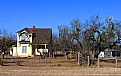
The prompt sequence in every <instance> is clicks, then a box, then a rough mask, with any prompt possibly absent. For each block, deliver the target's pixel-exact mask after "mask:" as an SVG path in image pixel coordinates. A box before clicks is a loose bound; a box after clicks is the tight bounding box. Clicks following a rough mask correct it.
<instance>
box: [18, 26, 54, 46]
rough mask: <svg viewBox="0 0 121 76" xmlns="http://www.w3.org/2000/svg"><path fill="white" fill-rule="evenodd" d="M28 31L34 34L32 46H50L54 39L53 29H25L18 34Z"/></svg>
mask: <svg viewBox="0 0 121 76" xmlns="http://www.w3.org/2000/svg"><path fill="white" fill-rule="evenodd" d="M24 30H25V31H27V32H28V33H32V40H33V41H32V44H48V43H51V39H52V29H51V28H36V29H35V30H32V28H24V29H22V30H20V31H18V32H17V33H21V32H22V31H24Z"/></svg>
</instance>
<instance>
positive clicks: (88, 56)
mask: <svg viewBox="0 0 121 76" xmlns="http://www.w3.org/2000/svg"><path fill="white" fill-rule="evenodd" d="M87 58H88V63H87V67H89V63H90V62H89V56H87Z"/></svg>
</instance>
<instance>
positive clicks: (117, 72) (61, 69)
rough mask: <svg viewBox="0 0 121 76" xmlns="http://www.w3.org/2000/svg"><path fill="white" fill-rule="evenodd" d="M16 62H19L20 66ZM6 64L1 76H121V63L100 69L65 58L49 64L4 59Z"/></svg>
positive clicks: (104, 64)
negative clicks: (116, 66)
mask: <svg viewBox="0 0 121 76" xmlns="http://www.w3.org/2000/svg"><path fill="white" fill-rule="evenodd" d="M15 61H19V62H18V63H20V66H17V65H16V63H14V62H15ZM50 61H51V62H50ZM4 62H5V64H4V66H0V76H121V68H120V62H119V63H118V68H115V63H109V62H108V63H106V62H101V64H100V68H97V66H96V64H95V65H91V66H90V67H86V65H81V66H79V65H77V62H75V60H68V61H65V59H63V58H54V59H49V60H48V62H44V60H43V59H42V60H39V59H38V58H22V59H4ZM50 64H51V65H50Z"/></svg>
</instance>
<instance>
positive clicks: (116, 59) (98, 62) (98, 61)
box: [87, 56, 120, 68]
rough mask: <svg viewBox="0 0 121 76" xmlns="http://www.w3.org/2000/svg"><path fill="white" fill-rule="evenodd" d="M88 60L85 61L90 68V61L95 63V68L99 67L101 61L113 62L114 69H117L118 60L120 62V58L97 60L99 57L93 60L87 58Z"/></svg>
mask: <svg viewBox="0 0 121 76" xmlns="http://www.w3.org/2000/svg"><path fill="white" fill-rule="evenodd" d="M87 58H88V59H87V62H88V63H87V67H89V66H90V64H91V63H90V61H92V60H93V61H97V67H98V68H99V67H100V62H101V61H108V60H114V61H115V68H117V67H118V60H120V58H117V57H115V58H103V59H99V57H98V58H97V59H95V58H89V56H88V57H87Z"/></svg>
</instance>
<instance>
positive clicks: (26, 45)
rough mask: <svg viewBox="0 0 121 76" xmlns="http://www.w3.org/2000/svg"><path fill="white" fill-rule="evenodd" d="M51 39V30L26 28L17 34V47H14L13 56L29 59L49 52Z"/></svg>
mask: <svg viewBox="0 0 121 76" xmlns="http://www.w3.org/2000/svg"><path fill="white" fill-rule="evenodd" d="M51 39H52V29H50V28H35V26H33V27H32V28H24V29H22V30H20V31H18V32H17V46H16V47H13V56H20V57H28V56H34V55H40V52H43V51H46V52H48V46H50V44H51Z"/></svg>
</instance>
